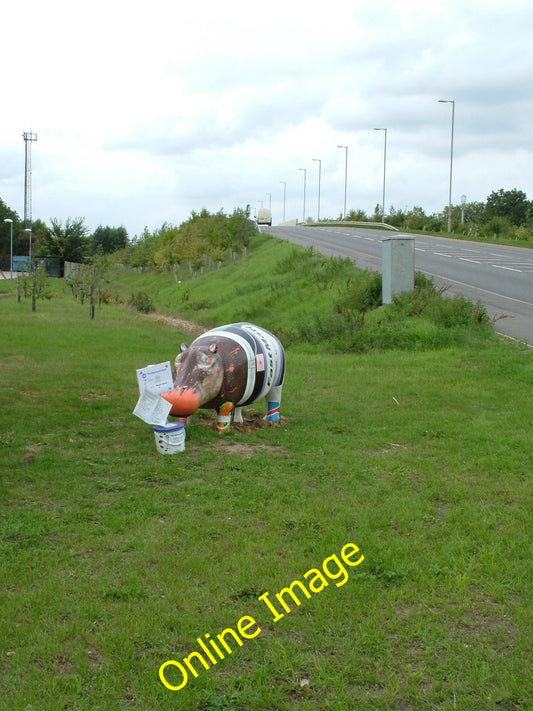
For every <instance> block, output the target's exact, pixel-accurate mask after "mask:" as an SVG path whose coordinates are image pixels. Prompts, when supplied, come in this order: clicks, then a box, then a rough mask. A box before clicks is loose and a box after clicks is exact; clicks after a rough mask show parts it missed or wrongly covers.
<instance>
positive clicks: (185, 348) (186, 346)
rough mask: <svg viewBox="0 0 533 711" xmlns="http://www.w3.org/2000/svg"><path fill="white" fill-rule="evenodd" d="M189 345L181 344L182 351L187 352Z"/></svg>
mask: <svg viewBox="0 0 533 711" xmlns="http://www.w3.org/2000/svg"><path fill="white" fill-rule="evenodd" d="M188 348H189V346H188V345H187V344H186V343H182V344H181V352H182V353H185V351H186V350H188Z"/></svg>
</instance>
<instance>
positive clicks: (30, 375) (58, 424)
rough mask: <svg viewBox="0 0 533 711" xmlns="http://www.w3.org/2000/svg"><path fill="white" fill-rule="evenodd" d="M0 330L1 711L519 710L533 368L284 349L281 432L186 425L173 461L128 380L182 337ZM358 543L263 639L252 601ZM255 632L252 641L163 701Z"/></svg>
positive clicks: (467, 351) (147, 328) (84, 326)
mask: <svg viewBox="0 0 533 711" xmlns="http://www.w3.org/2000/svg"><path fill="white" fill-rule="evenodd" d="M276 249H277V247H274V246H272V250H276ZM273 261H274V262H277V261H278V258H277V257H276V259H274V260H273ZM235 268H236V269H237V268H241V267H240V266H239V265H236V267H235ZM247 269H248V270H249V271H248V272H247V274H248V275H249V277H250V278H251V279H259V278H260V273H261V269H260V268H259V267H258V266H257V265H254V263H253V260H252V261H250V262H249V263H248V267H247ZM263 273H264V272H263ZM143 278H146V279H147V281H146V287H147V288H148V287H149V286H150V284H151V282H150V281H149V280H148V277H146V276H143ZM160 278H161V275H160V276H159V277H156V280H157V279H160ZM160 283H161V282H160ZM52 284H54V285H56V288H57V289H58V290H59V291H61V287H60V285H59V284H58V283H54V282H52ZM165 288H168V285H167V286H166V287H165ZM198 288H199V287H198ZM234 289H236V287H232V290H234ZM242 289H243V290H244V289H245V286H244V285H243V286H242ZM154 293H157V289H155V291H154ZM199 293H200V292H198V294H199ZM227 293H228V296H227V301H226V304H225V306H226V309H228V310H229V309H230V308H231V299H230V296H231V297H232V292H227ZM192 296H193V294H192V289H191V298H192ZM195 298H196V297H195ZM198 298H200V296H198ZM202 298H203V297H202ZM248 299H250V296H248ZM282 303H283V302H282V301H280V303H279V306H280V307H281V306H282ZM243 304H244V302H243ZM241 308H243V309H244V306H243V305H239V306H236V307H235V311H236V320H237V319H238V318H242V317H243V316H241V311H240V309H241ZM175 311H176V312H179V309H178V305H176V307H175ZM190 315H191V314H190ZM219 315H221V316H227V313H222V312H221V313H220V314H219ZM204 316H205V318H206V319H207V312H206V313H205V315H204ZM213 318H214V317H213ZM0 324H1V325H0V329H1V336H2V337H1V340H0V363H1V366H2V377H3V384H2V390H1V394H0V405H1V407H0V422H1V426H0V453H1V456H2V474H1V475H0V511H1V519H0V521H1V540H0V560H1V566H0V709H2V710H3V709H6V711H7V710H9V711H12V710H13V711H57V709H69V710H70V711H100V710H101V711H104V710H105V711H109V710H111V709H112V710H114V709H136V710H139V711H140V710H142V711H149V710H150V711H151V710H154V711H155V710H159V709H161V710H163V709H164V710H165V711H166V710H167V709H176V710H183V711H185V710H187V711H215V710H216V711H222V710H223V711H262V710H264V711H266V710H267V709H268V710H271V709H272V710H273V709H276V710H280V711H289V710H291V711H293V710H298V711H308V710H309V711H311V710H313V711H315V710H316V709H321V710H322V709H323V710H326V709H328V710H329V709H335V710H338V711H345V710H346V709H361V710H364V711H367V709H376V710H378V711H381V710H383V711H385V710H387V711H388V710H390V709H395V710H396V709H397V710H400V709H401V710H402V711H419V710H420V711H426V710H428V709H434V710H437V709H438V710H439V711H440V710H442V711H444V710H445V709H460V710H463V711H466V710H471V711H480V710H483V711H488V710H493V711H502V710H505V711H511V710H514V709H520V710H523V709H527V708H531V704H532V703H533V693H532V692H533V689H532V683H531V681H530V675H531V674H530V672H531V665H532V661H533V660H532V655H531V644H530V640H531V634H532V629H531V602H532V600H531V573H532V566H531V524H532V520H531V519H532V516H531V465H532V461H531V411H532V399H531V393H532V392H533V389H532V386H533V360H532V354H531V351H530V350H527V349H524V348H521V347H519V346H516V345H514V344H509V343H503V342H500V341H499V340H497V339H492V338H488V339H483V340H481V341H472V342H470V343H469V344H466V345H461V346H459V345H451V346H448V347H444V348H439V349H434V350H428V349H426V350H424V351H408V350H391V351H371V352H368V353H360V354H346V353H344V354H343V353H338V354H333V355H331V354H329V353H328V352H326V351H325V350H324V349H320V348H319V347H314V349H313V348H312V347H311V346H307V347H305V348H304V347H294V348H289V349H288V353H287V361H288V365H287V380H286V385H285V389H284V394H283V400H282V415H283V417H284V419H283V422H282V425H281V426H273V427H254V428H252V427H250V431H248V432H241V431H237V430H236V429H233V430H232V431H230V432H229V433H227V434H226V435H223V436H220V435H218V434H217V433H216V432H215V430H214V427H213V425H214V415H213V413H203V412H202V413H197V415H195V416H194V418H193V423H192V424H191V425H190V426H189V427H188V428H187V440H186V450H185V452H183V453H181V454H177V455H174V456H169V457H166V456H162V455H160V454H158V453H157V451H156V447H155V442H154V438H153V434H152V432H151V428H150V427H149V426H148V425H145V424H144V423H143V422H141V421H140V420H138V419H137V418H135V417H134V416H133V415H132V414H131V412H132V410H133V407H134V405H135V402H136V399H137V395H138V393H137V385H136V378H135V368H138V367H141V366H144V365H146V364H147V363H154V362H159V361H162V360H166V359H173V358H174V356H175V354H176V353H177V352H178V350H179V344H180V342H181V341H182V340H184V339H185V340H186V339H187V334H184V333H181V332H180V331H178V330H176V329H174V328H172V327H170V326H169V325H167V324H165V323H162V322H157V321H154V320H153V319H150V318H149V317H147V316H143V315H135V314H134V313H132V312H131V311H128V310H127V309H125V308H123V307H121V306H116V305H114V306H103V307H102V308H101V309H100V310H97V311H96V317H95V319H94V321H89V319H88V317H87V313H86V308H85V307H82V306H81V305H80V304H79V303H76V302H74V300H73V299H72V298H71V297H70V296H68V295H67V294H66V290H65V292H64V293H63V294H62V295H61V294H56V295H55V296H54V298H52V299H51V300H49V301H42V302H41V301H40V302H38V304H37V311H36V312H35V313H32V312H31V311H30V309H29V304H28V302H24V301H23V302H21V303H20V304H17V303H16V300H15V298H14V297H13V295H3V296H0ZM247 412H248V418H249V420H250V421H251V422H253V423H254V424H255V423H258V422H259V421H260V416H261V415H262V403H258V404H257V406H253V407H252V408H247ZM349 542H353V543H355V544H356V545H357V546H359V548H360V550H361V553H362V554H363V555H364V556H365V558H364V561H363V562H362V563H361V564H360V565H359V566H357V567H356V568H351V569H349V570H348V572H349V575H350V577H349V580H348V581H347V582H346V583H345V584H344V585H343V586H341V587H339V588H337V587H335V585H334V584H333V582H330V585H329V586H328V587H327V588H325V589H324V590H322V591H321V592H319V593H316V594H313V595H312V596H311V598H310V599H305V598H303V599H302V604H301V606H299V607H296V606H294V609H293V610H292V611H291V613H290V614H286V615H285V617H284V618H283V619H281V620H279V621H278V622H275V623H274V622H272V616H271V615H270V614H269V613H268V610H267V609H266V607H265V605H264V604H263V603H262V602H260V601H259V600H258V597H259V596H260V595H261V594H262V593H264V592H266V591H269V592H270V594H271V597H274V596H275V593H276V592H279V591H280V590H281V589H282V588H283V587H286V586H287V585H289V584H290V583H291V582H292V581H293V580H295V579H300V580H303V574H304V573H305V572H306V571H308V570H309V569H310V568H320V567H321V565H322V562H323V560H324V559H325V558H326V557H327V556H330V555H332V554H334V553H336V554H337V555H340V551H341V549H342V547H343V546H344V545H345V544H346V543H349ZM244 615H251V616H252V617H253V618H254V619H255V620H256V621H257V623H258V624H259V626H260V628H261V633H260V634H259V635H257V636H256V637H255V638H254V639H249V640H246V639H245V640H244V642H243V646H242V647H237V648H236V649H235V650H234V652H233V654H231V655H228V656H226V658H225V659H224V660H220V661H219V663H218V664H217V665H216V666H211V667H210V668H209V669H207V670H205V669H202V670H201V671H200V673H199V676H198V678H191V679H190V680H189V683H188V684H187V686H186V687H185V688H184V689H183V690H181V691H176V692H172V691H169V690H168V689H166V688H165V687H164V686H163V684H162V683H161V682H160V680H159V678H158V670H159V667H160V666H161V664H163V662H165V661H167V660H170V659H174V660H178V661H179V660H183V658H184V657H185V656H187V655H189V654H190V653H191V652H192V651H195V650H198V649H199V648H198V645H197V643H196V639H197V637H204V635H205V634H206V633H210V635H211V637H212V638H216V635H217V634H218V633H220V632H221V631H222V630H224V629H225V628H227V627H233V628H235V627H236V624H237V621H238V620H239V619H240V618H242V617H243V616H244ZM168 677H169V679H170V678H171V677H172V674H171V671H169V673H168ZM172 678H174V679H176V677H172ZM175 683H177V682H175Z"/></svg>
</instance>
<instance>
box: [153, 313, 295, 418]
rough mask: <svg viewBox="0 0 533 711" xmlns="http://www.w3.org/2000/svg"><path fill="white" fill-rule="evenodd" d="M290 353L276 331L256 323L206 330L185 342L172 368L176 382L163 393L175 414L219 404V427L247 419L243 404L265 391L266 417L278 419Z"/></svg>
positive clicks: (179, 414)
mask: <svg viewBox="0 0 533 711" xmlns="http://www.w3.org/2000/svg"><path fill="white" fill-rule="evenodd" d="M284 375H285V353H284V351H283V346H282V345H281V343H280V342H279V340H278V339H277V338H276V336H274V334H272V333H270V332H269V331H266V330H265V329H264V328H261V327H260V326H255V325H254V324H251V323H232V324H228V325H227V326H219V327H218V328H214V329H212V330H211V331H207V332H206V333H204V334H202V335H201V336H199V337H198V338H196V339H195V340H194V341H193V342H192V343H191V345H190V346H187V345H186V344H184V343H182V345H181V353H179V354H178V355H177V357H176V361H175V364H174V372H173V383H174V388H173V389H172V390H171V391H170V392H166V393H163V394H162V397H163V398H165V400H168V402H170V403H171V405H172V409H171V410H170V414H171V415H173V416H174V417H188V416H189V415H192V414H193V412H195V411H196V410H198V409H199V408H202V409H216V410H217V428H218V430H219V431H223V430H225V429H228V428H229V426H230V423H231V421H232V420H233V421H234V422H242V413H241V407H243V406H244V405H249V404H250V403H252V402H255V401H256V400H260V399H261V398H262V397H265V398H266V400H267V414H266V417H265V420H266V421H267V422H279V420H280V402H281V389H282V385H283V378H284Z"/></svg>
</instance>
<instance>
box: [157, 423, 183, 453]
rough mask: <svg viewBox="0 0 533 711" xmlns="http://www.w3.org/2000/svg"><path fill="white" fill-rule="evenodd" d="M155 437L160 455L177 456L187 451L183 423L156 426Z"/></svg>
mask: <svg viewBox="0 0 533 711" xmlns="http://www.w3.org/2000/svg"><path fill="white" fill-rule="evenodd" d="M154 437H155V445H156V447H157V451H158V452H160V454H175V453H176V452H183V451H184V450H185V425H184V424H183V422H169V423H168V424H166V425H154Z"/></svg>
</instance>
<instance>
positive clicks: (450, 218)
mask: <svg viewBox="0 0 533 711" xmlns="http://www.w3.org/2000/svg"><path fill="white" fill-rule="evenodd" d="M438 102H439V104H451V105H452V137H451V141H450V187H449V190H448V232H451V231H452V170H453V126H454V122H455V99H439V100H438Z"/></svg>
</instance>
